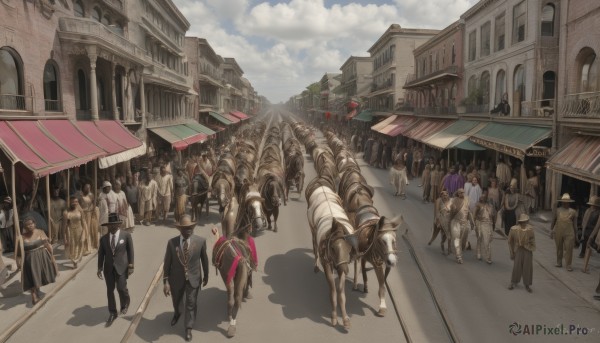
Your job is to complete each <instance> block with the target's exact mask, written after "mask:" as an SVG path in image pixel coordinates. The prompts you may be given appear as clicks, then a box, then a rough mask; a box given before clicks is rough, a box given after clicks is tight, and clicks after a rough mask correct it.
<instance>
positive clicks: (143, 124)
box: [140, 68, 146, 127]
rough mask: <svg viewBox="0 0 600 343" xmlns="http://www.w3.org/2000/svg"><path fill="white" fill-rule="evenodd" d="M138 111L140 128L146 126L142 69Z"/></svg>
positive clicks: (142, 69) (141, 72) (142, 71)
mask: <svg viewBox="0 0 600 343" xmlns="http://www.w3.org/2000/svg"><path fill="white" fill-rule="evenodd" d="M140 111H141V112H142V119H141V120H142V126H143V127H145V126H146V91H145V89H144V68H141V69H140Z"/></svg>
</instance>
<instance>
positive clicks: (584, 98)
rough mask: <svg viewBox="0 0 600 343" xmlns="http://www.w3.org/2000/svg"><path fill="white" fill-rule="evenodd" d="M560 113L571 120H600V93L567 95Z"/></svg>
mask: <svg viewBox="0 0 600 343" xmlns="http://www.w3.org/2000/svg"><path fill="white" fill-rule="evenodd" d="M560 113H562V115H563V116H564V117H571V118H600V92H587V93H577V94H569V95H566V96H565V97H564V98H563V101H562V104H561V108H560Z"/></svg>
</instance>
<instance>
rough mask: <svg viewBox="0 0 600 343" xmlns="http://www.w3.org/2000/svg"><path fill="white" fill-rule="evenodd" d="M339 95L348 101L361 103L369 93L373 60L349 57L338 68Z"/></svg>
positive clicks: (370, 58)
mask: <svg viewBox="0 0 600 343" xmlns="http://www.w3.org/2000/svg"><path fill="white" fill-rule="evenodd" d="M340 70H341V71H342V80H341V84H340V86H341V95H342V96H343V97H344V98H345V100H346V102H348V101H362V100H363V99H366V97H367V95H368V94H369V93H370V92H371V83H372V77H373V76H372V74H373V58H372V57H359V56H350V57H349V58H348V59H347V60H346V62H344V64H342V66H341V67H340Z"/></svg>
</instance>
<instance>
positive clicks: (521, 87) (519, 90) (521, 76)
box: [513, 65, 525, 102]
mask: <svg viewBox="0 0 600 343" xmlns="http://www.w3.org/2000/svg"><path fill="white" fill-rule="evenodd" d="M514 81H515V82H514V88H513V90H514V94H515V95H516V96H518V99H515V101H517V102H521V101H525V68H524V67H523V65H518V66H517V67H516V68H515V75H514Z"/></svg>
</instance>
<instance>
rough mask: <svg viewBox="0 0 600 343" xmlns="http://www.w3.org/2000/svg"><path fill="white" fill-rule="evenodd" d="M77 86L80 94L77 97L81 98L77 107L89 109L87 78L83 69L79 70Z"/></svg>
mask: <svg viewBox="0 0 600 343" xmlns="http://www.w3.org/2000/svg"><path fill="white" fill-rule="evenodd" d="M77 86H78V88H77V91H78V95H79V96H78V97H77V99H78V100H79V101H78V104H77V109H78V110H87V109H89V108H88V104H87V79H86V77H85V73H84V72H83V70H81V69H78V70H77Z"/></svg>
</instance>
